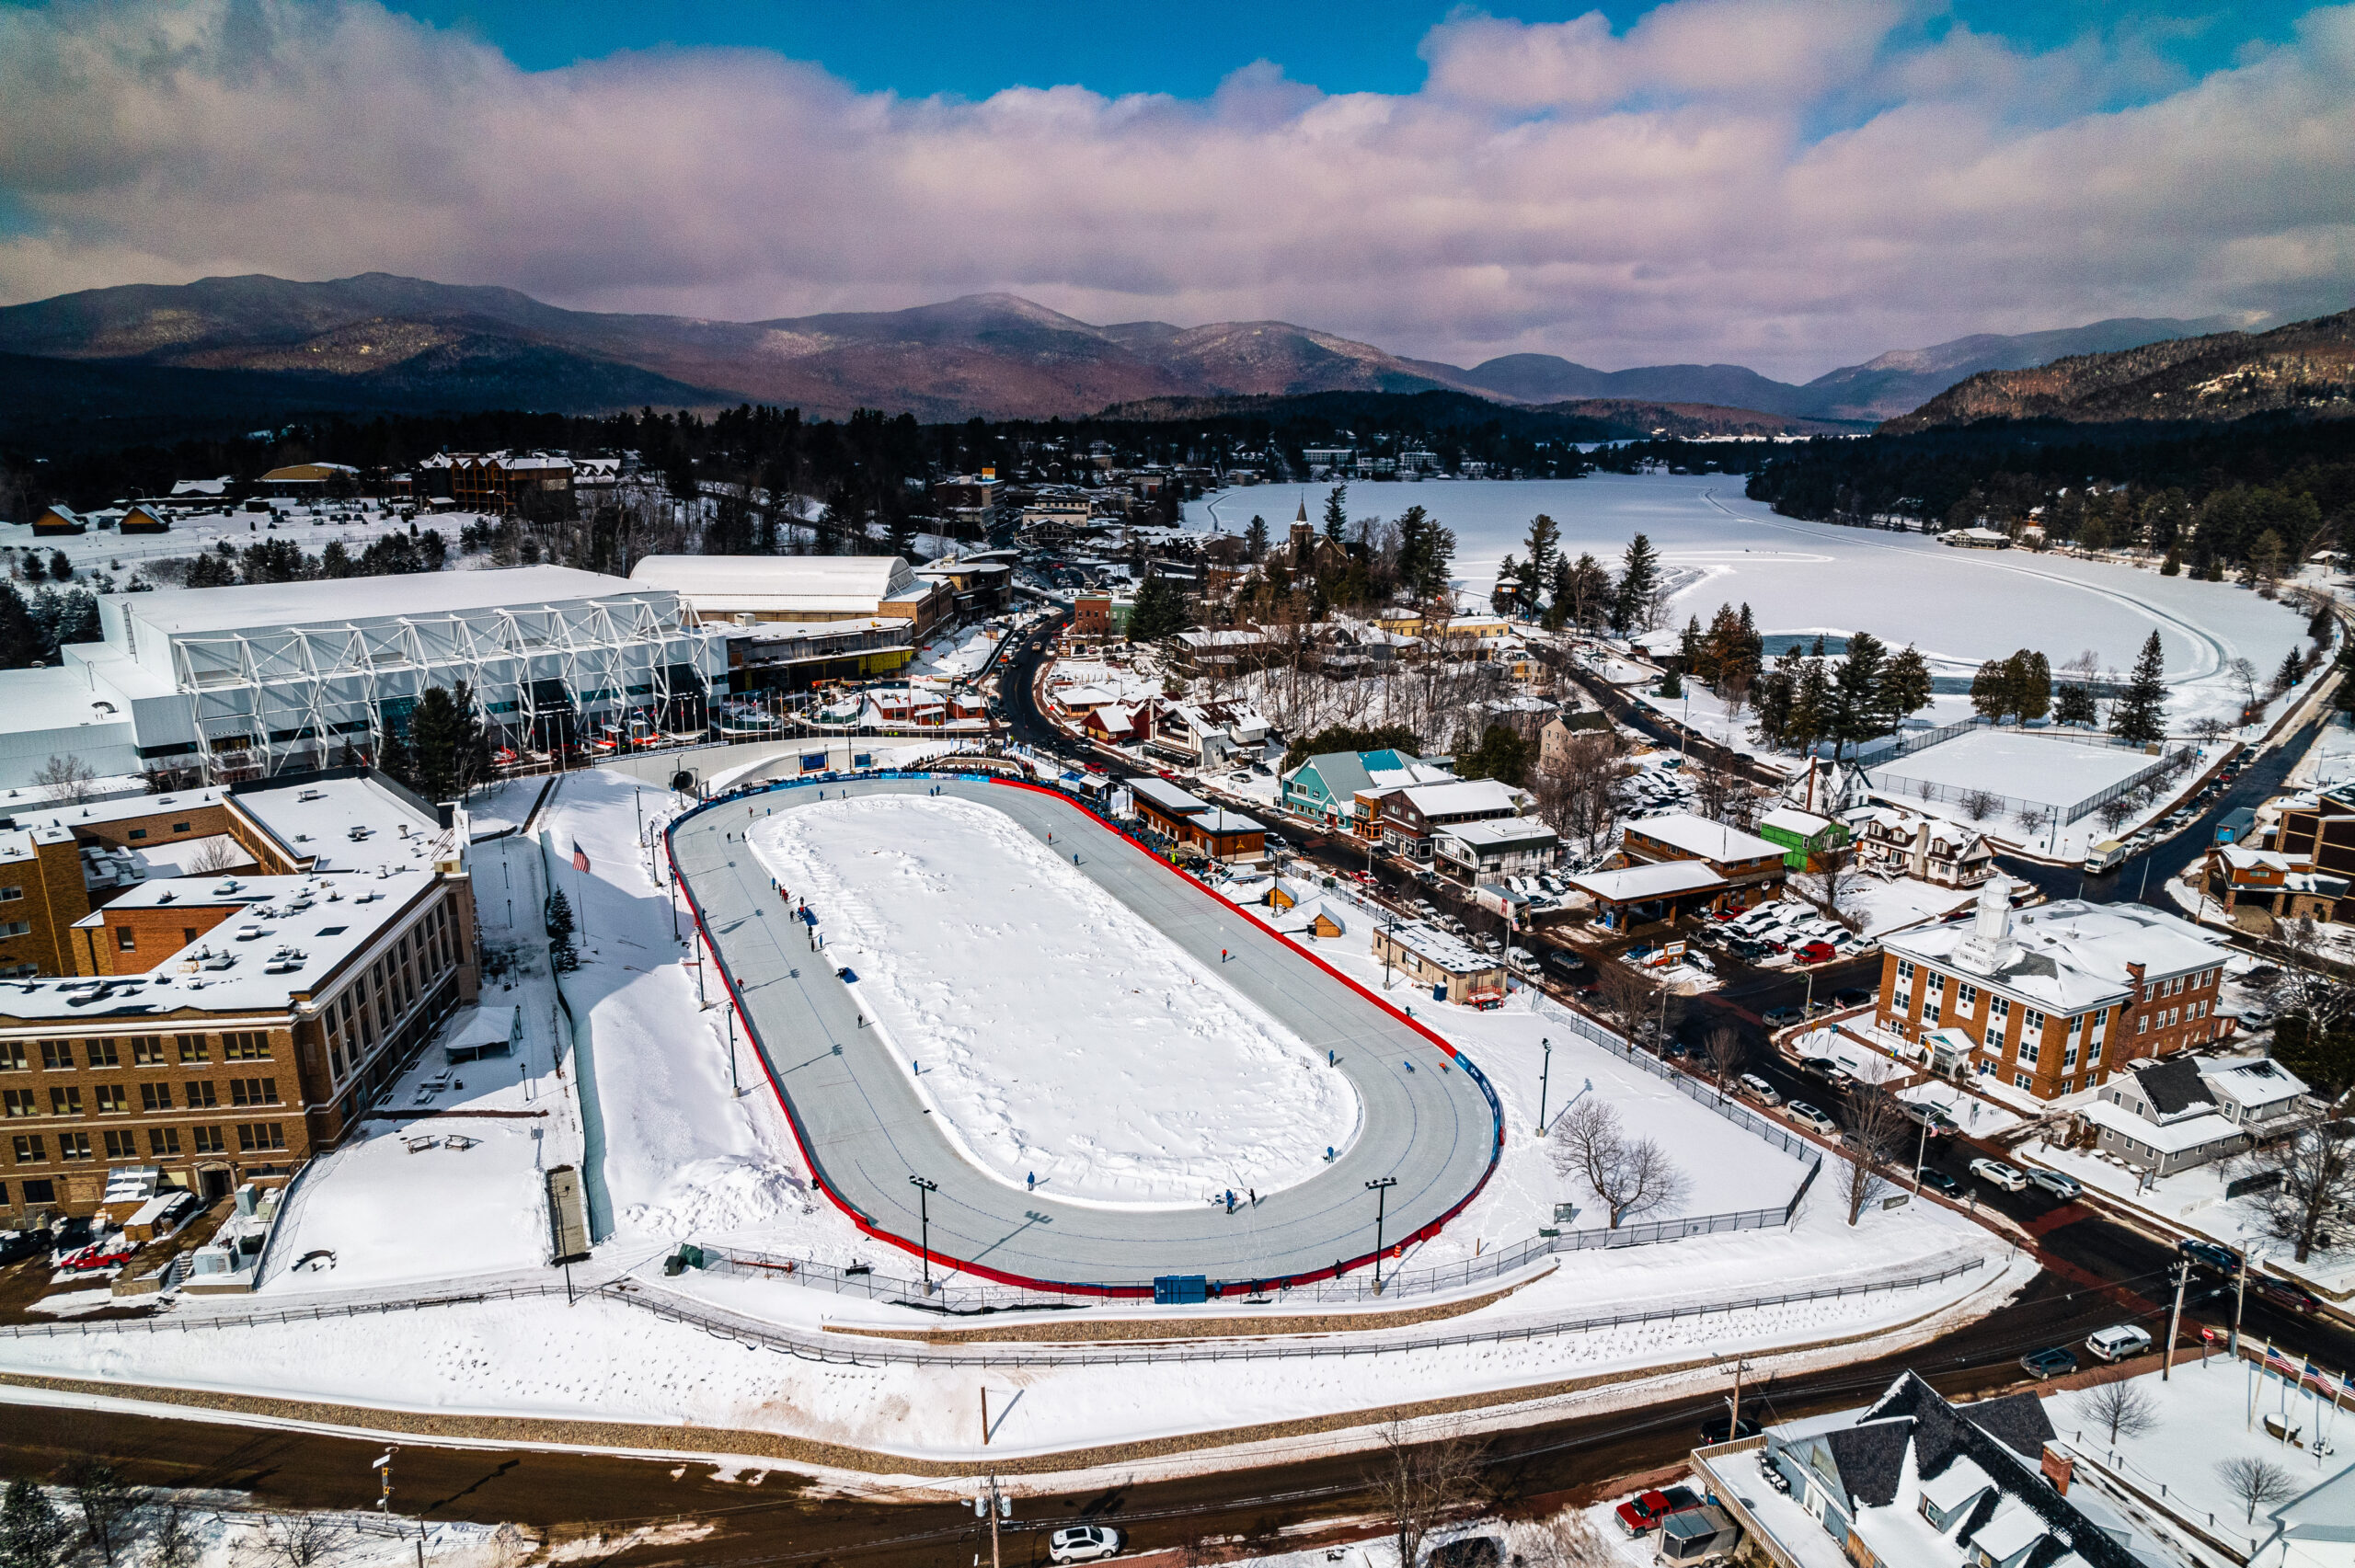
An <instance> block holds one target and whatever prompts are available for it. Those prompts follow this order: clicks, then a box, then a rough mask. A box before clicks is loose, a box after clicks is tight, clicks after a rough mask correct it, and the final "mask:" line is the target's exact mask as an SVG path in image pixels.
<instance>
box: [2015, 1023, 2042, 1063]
mask: <svg viewBox="0 0 2355 1568" xmlns="http://www.w3.org/2000/svg"><path fill="white" fill-rule="evenodd" d="M2029 1016H2030V1017H2034V1016H2035V1014H2034V1013H2030V1014H2029ZM2043 1051H2044V1037H2043V1036H2041V1035H2039V1034H2038V1033H2036V1032H2035V1031H2033V1030H2029V1029H2026V1028H2023V1029H2022V1030H2021V1031H2020V1065H2021V1066H2022V1067H2034V1066H2035V1065H2036V1061H2037V1058H2038V1057H2039V1056H2041V1055H2042V1054H2043Z"/></svg>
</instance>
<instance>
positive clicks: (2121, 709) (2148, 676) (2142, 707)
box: [2109, 630, 2167, 746]
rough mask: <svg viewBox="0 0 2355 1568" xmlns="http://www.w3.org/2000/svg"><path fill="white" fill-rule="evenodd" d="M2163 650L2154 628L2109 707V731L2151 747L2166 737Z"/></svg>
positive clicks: (2121, 737) (2130, 741)
mask: <svg viewBox="0 0 2355 1568" xmlns="http://www.w3.org/2000/svg"><path fill="white" fill-rule="evenodd" d="M2165 672H2166V653H2165V650H2164V649H2163V648H2162V647H2160V646H2159V634H2158V633H2157V632H2156V631H2155V630H2154V631H2153V632H2152V633H2151V635H2150V636H2149V638H2148V639H2146V640H2145V641H2144V642H2143V644H2142V653H2141V654H2139V655H2137V656H2136V658H2135V660H2134V673H2133V674H2132V675H2131V676H2129V677H2128V678H2127V681H2126V690H2125V691H2124V692H2120V693H2119V698H2118V701H2116V702H2115V703H2112V704H2110V708H2109V731H2110V733H2111V734H2112V735H2115V736H2117V737H2118V738H2119V739H2120V740H2123V741H2126V742H2127V743H2128V744H2130V745H2134V746H2150V745H2154V744H2155V743H2157V742H2159V741H2161V740H2164V739H2165V738H2166V733H2167V728H2166V702H2167V689H2166V684H2165V681H2164V680H2163V679H2162V677H2163V676H2164V675H2165Z"/></svg>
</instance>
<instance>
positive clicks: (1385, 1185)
mask: <svg viewBox="0 0 2355 1568" xmlns="http://www.w3.org/2000/svg"><path fill="white" fill-rule="evenodd" d="M1396 1185H1398V1178H1397V1177H1396V1176H1382V1177H1379V1178H1377V1179H1375V1180H1373V1181H1371V1182H1368V1183H1366V1185H1365V1190H1366V1191H1368V1192H1370V1193H1372V1194H1373V1293H1374V1294H1375V1295H1377V1296H1379V1295H1381V1294H1382V1218H1383V1212H1384V1209H1385V1208H1386V1207H1388V1205H1389V1202H1390V1189H1391V1188H1392V1187H1395V1186H1396Z"/></svg>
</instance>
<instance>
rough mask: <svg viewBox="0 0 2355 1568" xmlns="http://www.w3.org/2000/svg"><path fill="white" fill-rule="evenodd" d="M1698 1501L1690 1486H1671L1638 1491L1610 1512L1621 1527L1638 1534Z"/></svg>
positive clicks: (1635, 1534)
mask: <svg viewBox="0 0 2355 1568" xmlns="http://www.w3.org/2000/svg"><path fill="white" fill-rule="evenodd" d="M1700 1502H1701V1499H1700V1497H1699V1496H1698V1494H1695V1493H1694V1490H1693V1489H1692V1488H1691V1487H1689V1486H1671V1487H1670V1488H1669V1489H1668V1490H1667V1491H1665V1492H1660V1491H1658V1490H1654V1491H1649V1492H1638V1493H1637V1494H1635V1495H1634V1496H1633V1497H1630V1498H1628V1499H1627V1500H1626V1502H1625V1503H1622V1504H1620V1505H1619V1506H1618V1507H1616V1508H1614V1509H1613V1510H1612V1512H1613V1513H1614V1514H1616V1515H1617V1516H1618V1517H1619V1528H1621V1529H1623V1530H1625V1531H1626V1532H1627V1533H1628V1534H1629V1535H1630V1536H1640V1535H1646V1534H1648V1533H1649V1532H1651V1531H1653V1530H1656V1529H1658V1528H1660V1520H1662V1519H1664V1518H1666V1517H1667V1516H1669V1515H1671V1514H1673V1513H1675V1512H1676V1511H1677V1510H1678V1509H1680V1508H1693V1507H1697V1506H1699V1505H1700Z"/></svg>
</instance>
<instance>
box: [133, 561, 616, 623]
mask: <svg viewBox="0 0 2355 1568" xmlns="http://www.w3.org/2000/svg"><path fill="white" fill-rule="evenodd" d="M654 586H655V585H652V584H640V583H631V582H626V581H624V580H623V579H622V578H615V577H607V576H605V575H604V574H603V573H602V572H582V571H575V570H573V569H572V568H571V567H503V568H491V569H488V570H484V571H477V572H418V573H414V574H409V575H405V576H399V577H383V578H338V579H334V580H327V579H321V580H318V581H315V582H277V583H252V584H247V585H246V586H244V587H239V588H168V589H157V590H156V591H155V592H153V593H136V594H109V595H108V596H107V598H108V602H109V604H112V605H117V606H119V607H120V608H121V612H122V613H124V614H126V615H128V616H130V617H131V618H132V619H134V620H136V621H137V622H139V624H142V625H144V626H149V627H152V628H154V629H155V631H157V632H160V633H163V634H165V635H167V636H178V635H189V634H193V633H202V632H226V631H236V630H240V629H243V628H247V627H266V626H300V625H320V624H338V623H341V622H345V621H354V620H376V619H382V618H385V617H387V616H397V615H446V614H452V613H454V612H459V611H464V610H500V609H508V608H519V607H523V606H529V605H536V604H559V603H569V602H573V601H580V600H584V599H604V598H608V597H611V596H612V595H615V594H621V593H628V592H630V591H631V590H632V589H650V588H652V587H654Z"/></svg>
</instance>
